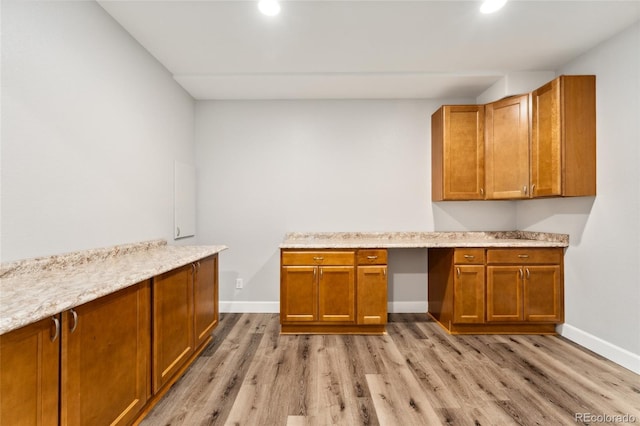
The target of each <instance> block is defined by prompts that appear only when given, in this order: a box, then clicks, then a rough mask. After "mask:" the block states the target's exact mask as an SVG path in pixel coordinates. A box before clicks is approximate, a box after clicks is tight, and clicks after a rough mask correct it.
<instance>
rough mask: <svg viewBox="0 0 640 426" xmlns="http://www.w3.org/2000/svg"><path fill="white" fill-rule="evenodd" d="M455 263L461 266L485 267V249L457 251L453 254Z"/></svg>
mask: <svg viewBox="0 0 640 426" xmlns="http://www.w3.org/2000/svg"><path fill="white" fill-rule="evenodd" d="M453 263H455V264H458V265H460V264H462V265H464V264H469V265H483V264H484V249H481V248H469V249H455V251H454V253H453Z"/></svg>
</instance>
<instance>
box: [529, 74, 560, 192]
mask: <svg viewBox="0 0 640 426" xmlns="http://www.w3.org/2000/svg"><path fill="white" fill-rule="evenodd" d="M531 105H532V111H531V185H532V186H531V194H532V196H537V197H545V196H551V195H562V186H561V185H562V167H561V161H562V158H561V155H562V152H561V150H562V145H561V137H562V135H561V129H560V125H561V114H560V80H559V79H555V80H553V81H551V82H549V83H547V84H545V85H544V86H542V87H541V88H539V89H538V90H535V91H534V92H532V93H531Z"/></svg>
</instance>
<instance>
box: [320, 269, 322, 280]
mask: <svg viewBox="0 0 640 426" xmlns="http://www.w3.org/2000/svg"><path fill="white" fill-rule="evenodd" d="M320 278H322V268H320Z"/></svg>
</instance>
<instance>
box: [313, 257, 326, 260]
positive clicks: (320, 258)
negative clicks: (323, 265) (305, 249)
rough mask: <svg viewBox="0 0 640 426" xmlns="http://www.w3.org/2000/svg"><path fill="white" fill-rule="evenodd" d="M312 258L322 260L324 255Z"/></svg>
mask: <svg viewBox="0 0 640 426" xmlns="http://www.w3.org/2000/svg"><path fill="white" fill-rule="evenodd" d="M313 260H317V261H320V260H324V257H322V256H314V257H313Z"/></svg>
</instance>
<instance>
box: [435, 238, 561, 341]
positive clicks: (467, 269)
mask: <svg viewBox="0 0 640 426" xmlns="http://www.w3.org/2000/svg"><path fill="white" fill-rule="evenodd" d="M428 294H429V296H428V297H429V315H430V316H431V317H432V318H434V319H435V320H436V321H438V322H439V323H440V324H441V325H442V326H443V327H444V328H445V329H446V330H447V331H449V332H451V333H554V332H555V324H558V323H562V322H563V321H564V296H563V295H564V290H563V251H562V248H523V249H520V248H495V249H480V248H477V249H466V248H464V249H429V284H428Z"/></svg>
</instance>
